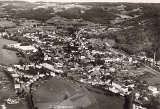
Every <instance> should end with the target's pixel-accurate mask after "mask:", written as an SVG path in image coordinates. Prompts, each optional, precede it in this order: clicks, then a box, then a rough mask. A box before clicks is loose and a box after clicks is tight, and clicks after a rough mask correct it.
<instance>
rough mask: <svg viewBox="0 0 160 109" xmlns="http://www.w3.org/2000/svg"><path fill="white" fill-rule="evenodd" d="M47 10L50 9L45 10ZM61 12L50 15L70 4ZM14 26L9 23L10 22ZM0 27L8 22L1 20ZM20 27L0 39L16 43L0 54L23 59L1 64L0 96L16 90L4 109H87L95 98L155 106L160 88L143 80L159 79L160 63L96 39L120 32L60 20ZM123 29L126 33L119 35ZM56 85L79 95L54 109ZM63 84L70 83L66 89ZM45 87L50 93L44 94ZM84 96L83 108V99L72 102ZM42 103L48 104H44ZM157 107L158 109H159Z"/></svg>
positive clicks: (22, 20)
mask: <svg viewBox="0 0 160 109" xmlns="http://www.w3.org/2000/svg"><path fill="white" fill-rule="evenodd" d="M48 5H49V6H50V5H51V4H47V5H45V6H48ZM57 6H58V7H59V8H57ZM65 6H66V7H65ZM65 6H63V5H60V4H59V5H55V7H54V9H55V8H57V10H58V9H60V8H63V7H65V8H67V6H68V7H71V6H73V4H71V6H70V5H65ZM75 6H77V7H81V8H85V10H87V9H88V8H91V7H90V6H86V7H83V5H82V6H81V5H75ZM75 6H73V7H75ZM112 8H113V7H112ZM112 8H111V9H110V10H112ZM114 8H115V7H114ZM122 8H124V5H120V6H118V7H117V9H120V10H121V9H122ZM55 10H56V9H55ZM122 10H123V9H122ZM139 10H140V9H139ZM5 14H6V13H5ZM136 17H137V16H136ZM7 19H8V18H7ZM119 19H120V18H119V17H118V18H116V19H115V21H117V20H118V22H121V20H122V19H123V18H121V20H119ZM125 19H126V18H125ZM127 19H132V18H127ZM14 20H15V19H10V21H9V22H13V21H14ZM1 21H3V22H4V21H8V20H6V18H3V19H1ZM112 21H113V20H112ZM18 22H19V25H21V26H19V27H18V26H17V27H18V28H8V29H5V31H4V32H1V35H0V37H1V39H4V40H14V41H17V42H16V43H14V44H7V45H3V49H4V50H10V51H14V52H16V56H17V57H20V58H21V59H19V61H18V63H15V64H10V65H5V64H1V67H2V68H3V71H2V72H4V74H3V75H1V78H2V80H1V81H0V83H1V86H2V92H5V91H6V90H8V87H13V90H14V91H13V94H11V95H10V96H8V98H7V99H5V100H4V102H5V103H4V104H3V105H2V107H3V106H4V107H5V106H7V105H15V106H21V105H22V106H24V107H25V108H22V109H52V108H65V107H63V106H66V105H67V104H68V105H67V106H68V107H66V108H74V109H89V107H87V106H89V105H90V104H94V105H95V104H97V103H96V102H97V101H96V100H95V101H93V100H91V95H92V93H93V92H94V93H103V94H104V95H107V94H110V96H118V97H120V98H122V99H125V100H126V99H127V100H128V102H129V103H128V104H129V105H128V104H126V103H125V104H126V105H124V107H125V106H126V107H125V109H131V107H132V108H133V109H149V108H148V107H147V106H148V105H149V106H150V105H153V103H157V100H158V101H159V96H160V93H159V91H160V84H159V83H158V82H150V81H147V79H148V78H151V77H156V76H157V77H158V76H159V74H160V72H159V71H160V61H156V60H155V57H153V58H150V57H147V55H146V53H145V52H140V53H138V54H137V55H129V54H128V53H126V52H124V51H122V50H119V49H116V48H113V45H114V43H115V42H114V41H113V40H111V39H109V38H103V37H97V36H100V35H101V34H102V33H104V34H105V33H106V32H115V31H120V30H121V29H122V28H118V27H111V28H108V27H107V26H105V25H101V24H98V23H93V22H89V21H84V20H82V19H66V18H63V17H60V16H58V15H56V16H55V17H53V18H51V19H49V20H47V21H46V22H43V23H41V22H39V21H37V20H27V19H25V18H20V19H18ZM114 23H115V22H114ZM126 28H129V27H124V28H123V29H124V30H125V29H126ZM151 66H154V68H153V67H151ZM6 77H7V78H9V79H7V78H6ZM59 79H60V80H61V81H60V80H59ZM56 81H59V82H60V84H62V83H61V82H64V83H63V84H66V85H67V84H70V85H72V84H73V87H76V86H78V87H79V88H77V92H76V93H79V95H78V94H77V95H76V94H75V96H74V94H68V93H70V92H67V91H66V92H64V93H65V94H64V95H59V96H60V98H61V96H64V97H62V98H63V100H62V99H60V100H61V101H59V102H58V104H57V102H53V101H52V100H51V101H50V99H53V98H50V96H52V95H51V92H52V90H55V89H53V87H52V86H51V85H49V84H54V85H55V87H56V86H57V87H58V85H56V84H55V83H56ZM65 81H68V82H66V83H65ZM10 82H11V83H10ZM57 84H59V83H57ZM45 85H48V87H49V86H51V87H49V89H47V88H48V87H47V86H45ZM41 87H43V88H44V89H42V88H41ZM68 87H69V86H68ZM45 88H46V89H45ZM41 90H42V91H41ZM45 90H46V92H45ZM47 91H48V92H47ZM43 93H44V94H45V93H46V95H44V96H48V94H47V93H50V94H49V95H50V96H48V99H47V98H45V97H44V96H42V94H43ZM57 93H58V92H57ZM39 94H41V95H39ZM82 95H83V96H85V97H86V98H85V99H84V101H85V100H86V102H82V100H83V99H82V100H79V101H80V102H81V103H82V104H80V103H77V102H78V100H77V99H78V98H76V96H78V97H79V99H81V96H82ZM57 96H58V95H57ZM128 96H129V98H127V97H128ZM55 98H56V97H55ZM93 98H94V97H93ZM43 99H44V100H45V99H46V100H47V101H48V103H46V101H44V100H43ZM72 99H75V101H72ZM87 99H88V100H90V101H87ZM76 100H77V101H76ZM43 101H44V102H43ZM39 102H41V103H39ZM51 102H52V103H51ZM88 102H91V103H88ZM45 103H46V104H45ZM151 103H152V104H151ZM64 104H65V105H64ZM155 105H156V106H158V103H157V104H155ZM78 107H79V108H78ZM15 108H16V107H15ZM17 108H18V107H17ZM90 108H91V109H106V108H105V107H99V106H98V104H97V105H96V106H93V107H90ZM7 109H8V108H7ZM12 109H14V108H12ZM18 109H21V108H20V107H19V108H18ZM155 109H157V108H155Z"/></svg>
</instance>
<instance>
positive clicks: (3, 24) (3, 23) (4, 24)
mask: <svg viewBox="0 0 160 109" xmlns="http://www.w3.org/2000/svg"><path fill="white" fill-rule="evenodd" d="M0 24H1V25H0V27H13V26H15V23H13V22H11V21H7V20H1V21H0Z"/></svg>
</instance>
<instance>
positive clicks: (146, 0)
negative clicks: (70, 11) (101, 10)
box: [0, 0, 160, 3]
mask: <svg viewBox="0 0 160 109" xmlns="http://www.w3.org/2000/svg"><path fill="white" fill-rule="evenodd" d="M0 1H27V2H32V3H33V2H39V1H42V2H57V0H0ZM58 2H86V1H85V0H58ZM87 2H110V3H160V0H100V1H97V0H88V1H87Z"/></svg>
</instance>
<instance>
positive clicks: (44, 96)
mask: <svg viewBox="0 0 160 109" xmlns="http://www.w3.org/2000/svg"><path fill="white" fill-rule="evenodd" d="M77 89H79V90H81V88H80V87H77V86H76V85H75V84H73V83H71V82H69V81H66V80H63V79H60V78H56V77H54V78H52V79H50V80H49V81H47V82H46V83H44V84H43V85H42V86H41V87H40V88H39V89H38V90H37V91H34V92H33V98H34V102H35V103H48V102H60V101H63V100H64V97H65V95H68V96H69V97H70V96H72V95H74V94H76V93H77Z"/></svg>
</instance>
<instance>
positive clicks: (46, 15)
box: [12, 8, 54, 21]
mask: <svg viewBox="0 0 160 109" xmlns="http://www.w3.org/2000/svg"><path fill="white" fill-rule="evenodd" d="M53 12H54V10H53V8H47V9H44V8H38V9H35V10H34V9H28V10H20V11H17V12H16V13H15V14H14V15H13V16H12V17H14V18H26V19H34V20H38V21H46V20H48V19H50V18H52V17H53V16H54V15H53V14H52V13H53Z"/></svg>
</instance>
